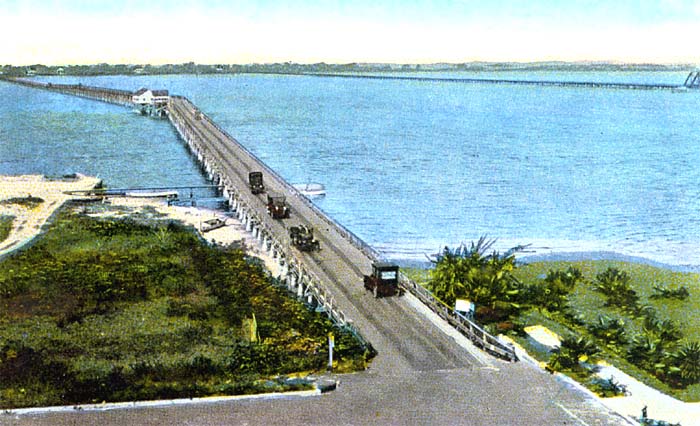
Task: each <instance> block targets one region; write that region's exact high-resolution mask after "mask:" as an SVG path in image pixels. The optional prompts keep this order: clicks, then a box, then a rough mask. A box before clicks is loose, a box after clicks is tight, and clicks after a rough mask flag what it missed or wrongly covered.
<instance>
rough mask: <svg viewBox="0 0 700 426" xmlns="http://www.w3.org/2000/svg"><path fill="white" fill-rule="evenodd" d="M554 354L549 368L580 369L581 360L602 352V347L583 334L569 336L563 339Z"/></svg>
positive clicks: (555, 369)
mask: <svg viewBox="0 0 700 426" xmlns="http://www.w3.org/2000/svg"><path fill="white" fill-rule="evenodd" d="M552 352H553V355H552V356H551V357H550V359H549V362H548V363H547V368H548V369H550V370H554V371H560V370H578V369H580V368H581V367H580V364H579V363H580V362H581V361H586V360H588V359H589V358H592V357H595V356H596V355H598V354H599V353H600V348H598V346H596V345H595V343H593V342H592V341H591V340H590V339H588V338H586V337H583V336H578V337H574V336H569V337H565V338H564V339H563V340H562V341H561V345H560V346H559V347H558V348H555V349H554V350H553V351H552Z"/></svg>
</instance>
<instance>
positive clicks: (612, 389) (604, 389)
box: [589, 376, 628, 398]
mask: <svg viewBox="0 0 700 426" xmlns="http://www.w3.org/2000/svg"><path fill="white" fill-rule="evenodd" d="M589 388H590V389H591V390H592V391H593V392H595V393H596V394H598V396H601V397H603V398H611V397H614V396H624V395H628V392H627V386H625V385H623V384H621V383H620V382H618V381H617V380H615V378H614V377H613V376H610V377H609V378H607V379H603V378H600V377H595V378H593V379H592V380H591V381H590V383H589Z"/></svg>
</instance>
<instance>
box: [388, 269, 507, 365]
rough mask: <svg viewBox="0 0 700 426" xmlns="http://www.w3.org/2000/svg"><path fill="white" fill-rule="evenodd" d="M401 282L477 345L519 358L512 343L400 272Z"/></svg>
mask: <svg viewBox="0 0 700 426" xmlns="http://www.w3.org/2000/svg"><path fill="white" fill-rule="evenodd" d="M399 283H400V286H401V287H402V288H403V289H404V290H406V291H408V292H409V293H411V294H412V295H414V296H416V297H417V298H418V300H420V301H421V302H422V303H423V304H424V305H426V306H427V307H428V308H430V310H432V311H433V312H435V313H436V314H438V316H440V318H442V319H444V320H445V321H447V322H448V323H450V325H452V326H453V327H454V328H456V329H457V330H458V331H459V332H460V333H462V334H463V335H465V336H466V337H467V338H469V340H471V341H472V342H473V343H474V344H475V345H476V346H477V347H479V348H481V349H483V350H485V351H486V352H488V353H490V354H492V355H495V356H497V357H499V358H503V359H505V360H508V361H513V362H515V361H517V360H518V357H517V355H516V354H515V348H514V347H513V346H512V345H509V344H506V343H503V342H501V341H500V340H498V338H496V337H494V336H492V335H491V334H489V333H488V332H487V331H486V330H484V329H483V328H481V327H480V326H479V325H477V324H476V323H474V322H473V321H471V320H469V318H467V317H465V316H464V315H462V314H460V313H459V312H456V311H455V310H454V309H452V308H451V307H450V306H448V305H447V304H445V303H444V302H443V301H441V300H440V299H438V298H436V297H435V296H434V295H433V294H432V293H431V292H430V291H428V289H426V288H425V287H423V286H421V285H419V284H417V283H415V282H413V281H412V280H410V279H409V278H408V277H406V276H405V275H403V274H399Z"/></svg>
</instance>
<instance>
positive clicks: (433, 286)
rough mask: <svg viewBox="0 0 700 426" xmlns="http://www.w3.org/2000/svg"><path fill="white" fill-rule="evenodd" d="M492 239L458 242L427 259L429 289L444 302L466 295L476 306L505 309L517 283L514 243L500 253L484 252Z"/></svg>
mask: <svg viewBox="0 0 700 426" xmlns="http://www.w3.org/2000/svg"><path fill="white" fill-rule="evenodd" d="M494 243H495V240H488V239H486V238H485V237H481V238H480V239H479V240H478V241H477V242H476V243H474V242H472V243H470V245H469V246H467V245H465V244H462V245H460V246H459V247H457V248H456V249H455V250H450V249H449V248H447V247H445V249H444V250H443V251H442V253H441V254H440V255H438V256H437V258H436V259H431V262H433V263H434V264H435V268H434V269H433V270H432V271H431V276H430V283H429V284H428V287H429V289H430V290H431V291H432V292H433V293H434V294H435V296H437V297H438V298H439V299H442V300H443V301H444V302H445V303H447V304H448V305H453V304H454V302H455V300H456V299H457V298H466V299H469V300H471V301H472V302H473V303H474V304H476V305H478V306H485V307H488V308H489V309H501V310H507V309H510V308H512V307H514V306H517V305H516V303H515V299H516V298H515V296H516V295H517V294H518V293H519V291H520V287H521V284H520V282H519V281H518V280H517V279H516V278H515V277H514V276H513V274H512V272H513V270H514V269H515V252H517V251H519V250H521V249H522V247H515V248H513V249H511V250H509V251H507V252H506V253H505V254H504V255H500V254H499V253H498V252H496V251H494V252H493V253H492V254H486V252H487V251H488V250H489V249H490V248H491V247H492V246H493V244H494Z"/></svg>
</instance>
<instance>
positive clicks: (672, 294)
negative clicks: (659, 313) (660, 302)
mask: <svg viewBox="0 0 700 426" xmlns="http://www.w3.org/2000/svg"><path fill="white" fill-rule="evenodd" d="M649 297H651V298H652V299H678V300H685V299H687V298H688V297H690V292H689V291H688V288H687V287H686V286H680V287H678V288H673V289H671V288H668V287H667V286H665V285H662V284H654V294H652V295H651V296H649Z"/></svg>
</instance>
